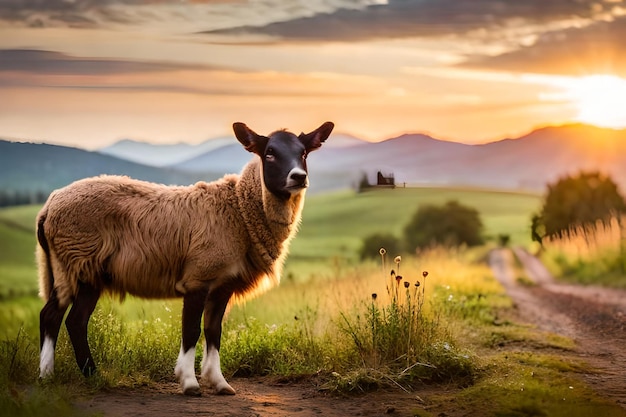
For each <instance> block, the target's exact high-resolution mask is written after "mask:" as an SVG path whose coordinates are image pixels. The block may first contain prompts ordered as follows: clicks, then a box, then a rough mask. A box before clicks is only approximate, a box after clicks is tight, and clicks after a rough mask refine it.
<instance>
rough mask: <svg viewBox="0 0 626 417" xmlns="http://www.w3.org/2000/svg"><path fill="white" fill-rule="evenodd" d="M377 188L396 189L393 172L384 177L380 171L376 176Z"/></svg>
mask: <svg viewBox="0 0 626 417" xmlns="http://www.w3.org/2000/svg"><path fill="white" fill-rule="evenodd" d="M376 178H377V180H376V186H378V187H391V188H395V186H396V180H395V178H394V176H393V172H392V173H390V174H388V175H383V173H382V172H380V171H378V174H377V175H376Z"/></svg>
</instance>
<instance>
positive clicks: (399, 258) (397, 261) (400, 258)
mask: <svg viewBox="0 0 626 417" xmlns="http://www.w3.org/2000/svg"><path fill="white" fill-rule="evenodd" d="M393 261H394V262H395V263H397V264H399V263H400V262H402V256H396V257H395V258H394V259H393Z"/></svg>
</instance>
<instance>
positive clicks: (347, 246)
mask: <svg viewBox="0 0 626 417" xmlns="http://www.w3.org/2000/svg"><path fill="white" fill-rule="evenodd" d="M450 199H456V200H459V201H460V202H461V203H463V204H465V205H469V206H472V207H475V208H476V209H478V211H479V212H480V213H481V216H482V218H483V222H484V223H485V229H486V233H487V234H489V235H492V236H497V235H498V234H500V233H505V234H510V235H511V238H512V240H513V242H515V243H521V244H524V243H528V242H529V232H528V224H529V218H530V213H531V212H533V211H534V210H536V209H537V208H538V205H539V198H538V197H537V196H534V195H528V194H516V193H503V192H494V191H485V190H471V189H445V188H407V189H401V188H400V189H395V190H390V189H385V190H376V191H370V192H366V193H362V194H354V193H352V192H341V193H334V194H326V195H317V196H310V197H308V199H307V203H306V206H305V211H304V214H303V222H302V227H301V230H300V233H299V235H298V237H297V238H296V239H295V240H294V241H293V244H292V248H291V255H290V257H289V258H288V265H287V273H289V272H291V273H292V274H293V275H295V276H297V277H304V278H306V277H307V276H309V275H310V274H313V273H319V272H323V271H324V270H328V268H331V267H332V265H331V264H332V262H329V260H333V262H336V261H337V260H339V261H341V262H353V261H356V256H357V255H356V254H357V251H358V249H359V247H360V245H361V241H362V238H363V237H364V236H367V235H369V234H371V233H374V232H381V231H388V232H391V233H394V234H396V235H397V236H401V233H402V229H403V227H404V226H405V225H406V223H407V222H408V220H409V218H410V217H411V216H412V214H413V213H414V212H415V210H416V209H417V207H418V206H419V205H420V204H427V203H432V204H442V203H444V202H446V201H448V200H450ZM38 210H39V206H24V207H14V208H8V209H3V210H0V297H3V298H7V297H9V296H17V295H26V294H34V293H35V292H36V289H37V273H36V269H35V261H34V248H35V216H36V214H37V211H38Z"/></svg>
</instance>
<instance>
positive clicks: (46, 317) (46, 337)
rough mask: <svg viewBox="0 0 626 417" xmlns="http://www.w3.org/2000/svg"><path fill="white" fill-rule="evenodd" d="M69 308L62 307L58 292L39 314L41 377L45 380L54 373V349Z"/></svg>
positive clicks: (51, 295) (54, 293) (52, 295)
mask: <svg viewBox="0 0 626 417" xmlns="http://www.w3.org/2000/svg"><path fill="white" fill-rule="evenodd" d="M66 310H67V306H64V307H63V306H60V305H59V300H58V299H57V296H56V291H54V290H53V291H52V294H50V298H49V299H48V302H46V305H45V306H44V307H43V308H42V309H41V313H40V314H39V339H40V340H39V348H40V351H41V353H40V357H39V377H40V378H45V377H47V376H50V375H52V373H53V372H54V349H55V347H56V344H57V338H58V336H59V330H60V329H61V323H63V316H64V315H65V311H66Z"/></svg>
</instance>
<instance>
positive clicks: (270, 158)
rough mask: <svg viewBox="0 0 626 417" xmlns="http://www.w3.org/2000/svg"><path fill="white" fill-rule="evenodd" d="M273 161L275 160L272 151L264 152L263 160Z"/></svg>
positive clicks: (270, 149)
mask: <svg viewBox="0 0 626 417" xmlns="http://www.w3.org/2000/svg"><path fill="white" fill-rule="evenodd" d="M275 159H276V156H275V155H274V149H272V148H268V149H267V152H265V160H266V161H270V162H272V161H274V160H275Z"/></svg>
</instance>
